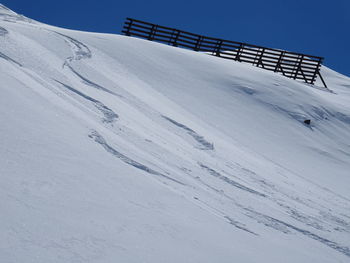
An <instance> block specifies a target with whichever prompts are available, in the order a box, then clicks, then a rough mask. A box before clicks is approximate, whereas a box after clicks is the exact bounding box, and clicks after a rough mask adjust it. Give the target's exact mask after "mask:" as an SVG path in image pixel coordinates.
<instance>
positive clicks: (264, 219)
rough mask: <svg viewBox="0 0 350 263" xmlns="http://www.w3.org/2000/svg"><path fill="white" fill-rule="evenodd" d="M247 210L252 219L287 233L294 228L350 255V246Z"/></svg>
mask: <svg viewBox="0 0 350 263" xmlns="http://www.w3.org/2000/svg"><path fill="white" fill-rule="evenodd" d="M245 210H246V211H247V212H248V213H246V215H247V216H248V217H251V218H252V219H254V220H256V221H257V222H258V223H261V224H264V225H265V226H267V227H271V228H273V229H275V230H278V231H281V232H283V233H285V234H289V233H291V232H292V231H293V230H294V231H296V232H298V233H300V234H302V235H304V236H306V237H308V238H311V239H314V240H316V241H318V242H320V243H322V244H324V245H326V246H328V247H330V248H333V249H335V250H336V251H338V252H341V253H343V254H344V255H346V256H348V257H350V248H349V247H346V246H342V245H339V244H338V243H336V242H333V241H331V240H329V239H327V238H323V237H321V236H319V235H316V234H314V233H312V232H310V231H308V230H305V229H301V228H299V227H296V226H294V225H291V224H289V223H286V222H284V221H282V220H279V219H276V218H273V217H271V216H268V215H265V214H262V213H259V212H257V211H254V210H252V209H250V208H245Z"/></svg>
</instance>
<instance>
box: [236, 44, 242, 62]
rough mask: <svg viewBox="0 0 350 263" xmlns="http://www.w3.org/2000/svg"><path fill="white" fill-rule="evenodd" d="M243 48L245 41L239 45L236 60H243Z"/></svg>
mask: <svg viewBox="0 0 350 263" xmlns="http://www.w3.org/2000/svg"><path fill="white" fill-rule="evenodd" d="M242 49H243V43H241V44H240V45H239V48H238V50H237V54H236V57H235V60H237V61H241V58H240V53H241V51H242Z"/></svg>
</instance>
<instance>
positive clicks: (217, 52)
mask: <svg viewBox="0 0 350 263" xmlns="http://www.w3.org/2000/svg"><path fill="white" fill-rule="evenodd" d="M221 45H222V39H219V40H218V42H217V43H216V47H215V50H214V52H215V56H217V57H220V51H221Z"/></svg>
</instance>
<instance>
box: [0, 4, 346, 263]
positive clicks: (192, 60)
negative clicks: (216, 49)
mask: <svg viewBox="0 0 350 263" xmlns="http://www.w3.org/2000/svg"><path fill="white" fill-rule="evenodd" d="M322 74H323V75H324V77H325V79H326V81H327V84H328V85H329V87H330V89H331V91H328V90H325V89H323V88H320V87H318V86H317V85H316V86H310V85H307V84H305V83H302V82H297V81H294V80H291V79H288V78H286V77H283V76H281V75H279V74H275V73H272V72H268V71H264V70H263V69H259V68H256V67H253V66H250V65H246V64H243V63H239V62H233V61H228V60H224V59H220V58H217V57H213V56H209V55H207V54H201V53H196V52H192V51H188V50H184V49H179V48H174V47H170V46H165V45H161V44H157V43H153V42H148V41H145V40H140V39H136V38H130V37H125V36H120V35H111V34H97V33H87V32H78V31H72V30H66V29H62V28H57V27H53V26H49V25H45V24H42V23H39V22H36V21H33V20H31V19H28V18H26V17H24V16H21V15H18V14H16V13H14V12H13V11H11V10H9V9H7V8H6V7H4V6H0V80H1V82H0V92H1V95H0V109H1V119H0V121H1V124H0V135H1V136H0V157H1V158H0V179H1V188H0V208H1V221H0V232H1V237H0V251H1V253H0V260H1V262H35V263H38V262H233V261H236V262H348V261H349V259H350V212H349V211H350V191H349V190H350V172H349V171H350V79H349V78H348V77H345V76H342V75H340V74H338V73H336V72H334V71H332V70H330V69H327V68H325V67H323V68H322ZM305 119H310V120H311V124H310V125H306V124H304V120H305Z"/></svg>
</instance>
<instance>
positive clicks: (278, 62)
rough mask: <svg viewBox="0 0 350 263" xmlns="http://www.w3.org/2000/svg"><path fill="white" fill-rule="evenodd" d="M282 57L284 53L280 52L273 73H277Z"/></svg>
mask: <svg viewBox="0 0 350 263" xmlns="http://www.w3.org/2000/svg"><path fill="white" fill-rule="evenodd" d="M283 56H284V51H281V53H280V57H279V58H278V61H277V64H276V67H275V72H278V68H281V69H282V67H281V61H282V58H283ZM282 73H283V70H282ZM283 75H284V74H283Z"/></svg>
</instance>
